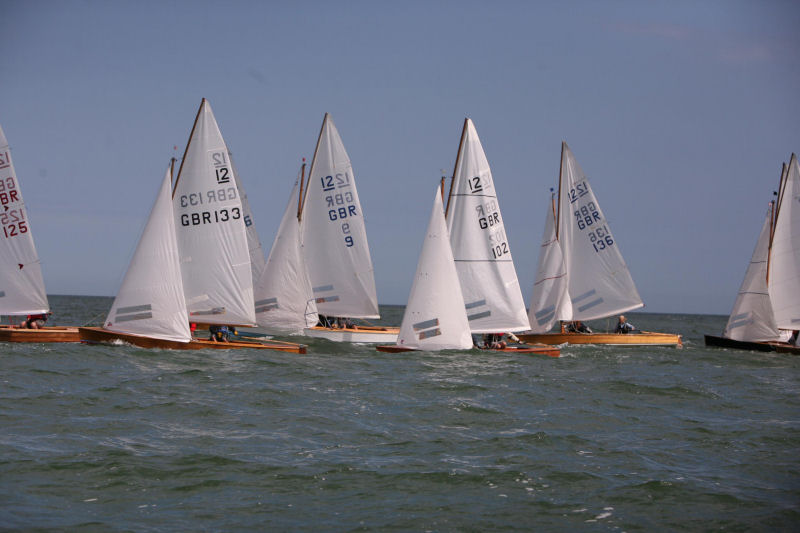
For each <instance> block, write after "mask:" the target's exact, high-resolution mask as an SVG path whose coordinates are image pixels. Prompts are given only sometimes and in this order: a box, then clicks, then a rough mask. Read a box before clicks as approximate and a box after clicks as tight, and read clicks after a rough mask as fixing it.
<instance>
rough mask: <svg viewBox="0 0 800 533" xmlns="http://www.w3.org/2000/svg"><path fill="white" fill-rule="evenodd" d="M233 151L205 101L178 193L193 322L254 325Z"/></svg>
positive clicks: (179, 229) (177, 219)
mask: <svg viewBox="0 0 800 533" xmlns="http://www.w3.org/2000/svg"><path fill="white" fill-rule="evenodd" d="M228 153H229V150H228V148H227V146H226V145H225V141H224V140H223V138H222V134H221V133H220V130H219V127H218V126H217V121H216V120H215V119H214V115H213V113H212V111H211V106H210V105H209V104H208V102H207V101H206V100H205V99H203V102H202V103H201V104H200V110H199V111H198V113H197V118H196V119H195V124H194V128H193V129H192V135H191V137H190V139H189V144H188V145H187V147H186V153H185V154H184V157H183V162H182V163H181V169H180V171H179V172H178V178H177V180H176V182H175V189H174V193H173V202H174V208H175V227H176V230H177V236H178V251H179V253H180V257H181V272H182V274H183V285H184V292H185V295H186V305H187V307H188V310H189V315H190V317H191V320H192V321H196V322H205V323H212V324H239V325H253V324H255V307H254V303H253V277H252V276H253V274H252V271H251V268H250V251H249V248H248V245H247V234H246V230H245V224H244V212H243V209H242V203H241V199H240V197H239V192H238V189H237V187H236V182H235V179H234V177H233V172H232V167H231V163H230V157H229V155H228Z"/></svg>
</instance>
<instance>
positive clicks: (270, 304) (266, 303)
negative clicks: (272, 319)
mask: <svg viewBox="0 0 800 533" xmlns="http://www.w3.org/2000/svg"><path fill="white" fill-rule="evenodd" d="M255 305H256V313H265V312H267V311H272V310H273V309H277V308H278V299H277V298H265V299H264V300H259V301H257V302H256V304H255Z"/></svg>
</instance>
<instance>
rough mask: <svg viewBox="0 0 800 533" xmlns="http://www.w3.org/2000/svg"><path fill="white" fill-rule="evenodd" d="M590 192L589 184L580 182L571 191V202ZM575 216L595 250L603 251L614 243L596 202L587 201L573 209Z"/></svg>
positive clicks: (576, 222) (579, 227)
mask: <svg viewBox="0 0 800 533" xmlns="http://www.w3.org/2000/svg"><path fill="white" fill-rule="evenodd" d="M586 194H589V186H588V184H587V183H586V182H585V181H582V182H580V183H578V184H577V185H576V186H575V188H573V189H570V191H569V202H570V203H571V204H572V203H575V202H576V201H577V200H578V199H579V198H581V197H582V196H585V195H586ZM573 216H574V217H575V224H576V225H577V226H578V229H579V230H581V231H582V232H586V235H587V236H588V237H589V243H590V244H591V245H592V248H594V251H595V252H601V251H603V250H605V249H607V248H610V247H611V246H613V245H614V239H613V237H612V236H611V232H610V231H609V230H608V226H607V225H605V224H604V223H603V222H604V220H603V216H602V215H601V214H600V210H599V209H598V208H597V205H596V204H595V203H594V202H587V203H586V205H582V206H579V207H576V208H575V211H573Z"/></svg>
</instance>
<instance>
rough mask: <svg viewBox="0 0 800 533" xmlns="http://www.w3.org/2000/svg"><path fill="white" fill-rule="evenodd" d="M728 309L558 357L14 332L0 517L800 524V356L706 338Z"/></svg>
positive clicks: (445, 524) (171, 525) (1, 362)
mask: <svg viewBox="0 0 800 533" xmlns="http://www.w3.org/2000/svg"><path fill="white" fill-rule="evenodd" d="M51 305H52V307H53V309H54V312H55V314H54V315H53V322H55V323H60V324H80V325H83V324H99V323H100V322H101V321H102V320H103V318H104V317H105V313H106V312H107V310H108V309H109V307H110V305H111V299H110V298H90V297H67V296H61V297H59V296H53V297H51ZM382 315H383V316H384V321H385V322H387V323H394V324H398V323H399V321H400V317H401V316H402V308H401V307H390V306H384V307H382ZM725 319H726V317H721V316H701V315H657V314H647V313H638V314H637V313H631V314H630V315H629V320H630V321H631V322H632V323H634V324H635V325H636V326H638V327H639V328H640V329H652V330H659V331H670V332H677V333H681V334H682V335H683V336H684V343H685V346H684V348H683V349H675V348H662V347H655V348H642V347H631V348H620V347H565V348H563V350H562V357H561V358H558V359H554V358H549V357H541V356H528V355H513V354H512V355H509V354H501V353H493V352H479V351H467V352H443V353H425V352H421V353H410V354H383V353H379V352H377V351H375V350H374V348H373V347H372V346H367V345H350V344H337V343H331V342H327V341H324V340H313V339H302V341H303V342H305V343H307V344H308V345H309V353H308V354H306V355H294V354H287V353H282V352H271V351H264V350H258V351H250V350H238V351H197V352H173V351H161V350H143V349H139V348H135V347H130V346H82V345H70V344H52V345H45V344H30V345H25V344H4V343H0V530H12V531H14V530H39V531H47V530H53V531H63V530H68V531H264V530H269V531H717V530H724V531H797V530H798V528H799V527H800V454H799V453H798V450H800V358H798V357H796V356H789V355H777V354H764V353H755V352H744V351H733V350H721V349H709V348H706V347H705V346H703V340H702V335H703V334H704V333H712V334H717V333H719V332H720V331H721V330H722V327H723V326H724V323H725ZM593 325H594V326H595V328H597V327H598V326H603V325H604V324H603V323H600V324H597V323H595V324H593ZM289 340H292V339H289ZM294 340H298V339H294Z"/></svg>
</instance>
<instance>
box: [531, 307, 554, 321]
mask: <svg viewBox="0 0 800 533" xmlns="http://www.w3.org/2000/svg"><path fill="white" fill-rule="evenodd" d="M555 314H556V306H555V305H550V306H547V307H545V308H544V309H542V310H541V311H539V312H538V313H535V314H534V315H533V316H534V317H535V318H536V323H537V324H539V325H540V326H544V325H545V324H547V323H548V322H550V320H551V319H552V318H553V316H555Z"/></svg>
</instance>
